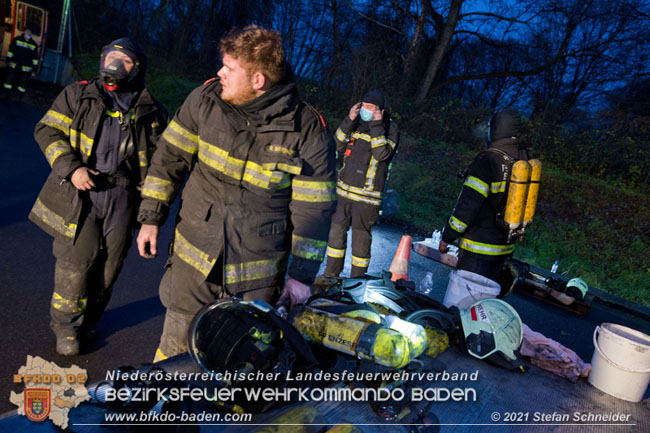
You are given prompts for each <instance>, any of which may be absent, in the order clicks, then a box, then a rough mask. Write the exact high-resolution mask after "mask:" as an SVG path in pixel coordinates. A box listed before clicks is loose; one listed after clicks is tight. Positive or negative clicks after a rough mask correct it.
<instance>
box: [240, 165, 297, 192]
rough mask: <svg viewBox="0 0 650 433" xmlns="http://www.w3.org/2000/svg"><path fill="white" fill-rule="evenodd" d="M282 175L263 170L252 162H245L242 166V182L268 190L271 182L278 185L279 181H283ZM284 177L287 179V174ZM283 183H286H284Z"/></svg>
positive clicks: (277, 172) (278, 172)
mask: <svg viewBox="0 0 650 433" xmlns="http://www.w3.org/2000/svg"><path fill="white" fill-rule="evenodd" d="M283 174H286V173H282V172H280V171H270V170H264V169H263V168H262V166H261V165H259V164H256V163H254V162H253V161H246V163H245V166H244V176H243V178H242V180H243V181H244V182H248V183H250V184H251V185H255V186H257V187H260V188H265V189H269V187H270V185H269V184H270V183H271V182H273V183H280V181H282V180H283V179H282V176H283ZM286 175H287V177H289V176H290V175H289V174H286ZM283 183H286V181H285V182H283ZM285 187H286V186H285Z"/></svg>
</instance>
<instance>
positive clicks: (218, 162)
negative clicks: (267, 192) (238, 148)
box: [199, 140, 291, 189]
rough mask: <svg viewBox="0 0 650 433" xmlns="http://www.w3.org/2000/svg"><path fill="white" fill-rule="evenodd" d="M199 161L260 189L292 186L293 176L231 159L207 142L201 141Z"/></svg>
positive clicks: (223, 151) (248, 162) (250, 162)
mask: <svg viewBox="0 0 650 433" xmlns="http://www.w3.org/2000/svg"><path fill="white" fill-rule="evenodd" d="M199 160H200V161H201V162H203V163H205V164H207V165H208V166H210V167H212V168H214V169H215V170H217V171H219V172H221V173H223V174H225V175H227V176H230V177H232V178H233V179H235V180H242V181H244V182H248V183H250V184H251V185H254V186H257V187H259V188H264V189H269V188H270V187H271V184H277V189H283V188H288V187H289V186H290V185H291V175H289V174H287V173H283V172H282V171H277V170H267V169H265V168H264V167H263V166H262V165H260V164H257V163H255V162H253V161H244V160H241V159H238V158H233V157H231V156H230V155H229V154H228V152H226V151H225V150H223V149H221V148H219V147H218V146H215V145H212V144H210V143H208V142H206V141H203V140H199Z"/></svg>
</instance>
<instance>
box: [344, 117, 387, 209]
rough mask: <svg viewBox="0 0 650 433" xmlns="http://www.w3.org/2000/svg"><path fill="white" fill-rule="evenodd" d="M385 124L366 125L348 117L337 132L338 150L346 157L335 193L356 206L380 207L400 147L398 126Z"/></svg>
mask: <svg viewBox="0 0 650 433" xmlns="http://www.w3.org/2000/svg"><path fill="white" fill-rule="evenodd" d="M384 118H385V119H386V120H383V119H382V120H372V121H370V122H363V121H360V120H359V119H357V120H354V121H353V120H350V118H349V117H348V116H345V119H343V121H342V122H341V125H340V126H339V127H338V129H337V130H336V134H335V140H336V150H337V151H338V152H339V154H343V155H344V156H343V167H342V168H341V170H340V171H339V177H338V181H337V183H336V193H337V194H338V196H339V197H344V198H347V199H350V200H353V201H356V202H360V203H366V204H370V205H374V206H380V205H381V199H382V196H383V191H384V186H385V184H386V177H387V176H388V167H389V164H390V162H391V160H392V159H393V157H394V156H395V152H396V151H397V146H398V144H399V129H398V127H397V123H395V122H393V121H392V119H390V116H388V115H387V114H386V115H384Z"/></svg>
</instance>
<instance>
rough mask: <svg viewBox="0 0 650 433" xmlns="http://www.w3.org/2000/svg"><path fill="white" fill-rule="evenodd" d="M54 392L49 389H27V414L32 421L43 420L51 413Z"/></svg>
mask: <svg viewBox="0 0 650 433" xmlns="http://www.w3.org/2000/svg"><path fill="white" fill-rule="evenodd" d="M51 398H52V394H51V393H50V390H49V389H26V390H25V415H26V416H27V418H29V419H30V420H32V421H37V422H38V421H43V420H45V419H47V416H48V415H49V414H50V403H51Z"/></svg>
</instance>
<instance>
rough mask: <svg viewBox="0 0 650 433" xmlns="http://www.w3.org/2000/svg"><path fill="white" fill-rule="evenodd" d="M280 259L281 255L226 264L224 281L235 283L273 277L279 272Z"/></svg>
mask: <svg viewBox="0 0 650 433" xmlns="http://www.w3.org/2000/svg"><path fill="white" fill-rule="evenodd" d="M280 260H282V256H280V257H278V258H277V259H269V260H257V261H253V262H243V263H237V264H230V265H226V266H225V275H224V280H225V283H226V284H235V283H241V282H244V281H252V280H261V279H263V278H271V277H275V276H276V275H278V273H279V272H280V269H279V262H280Z"/></svg>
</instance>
